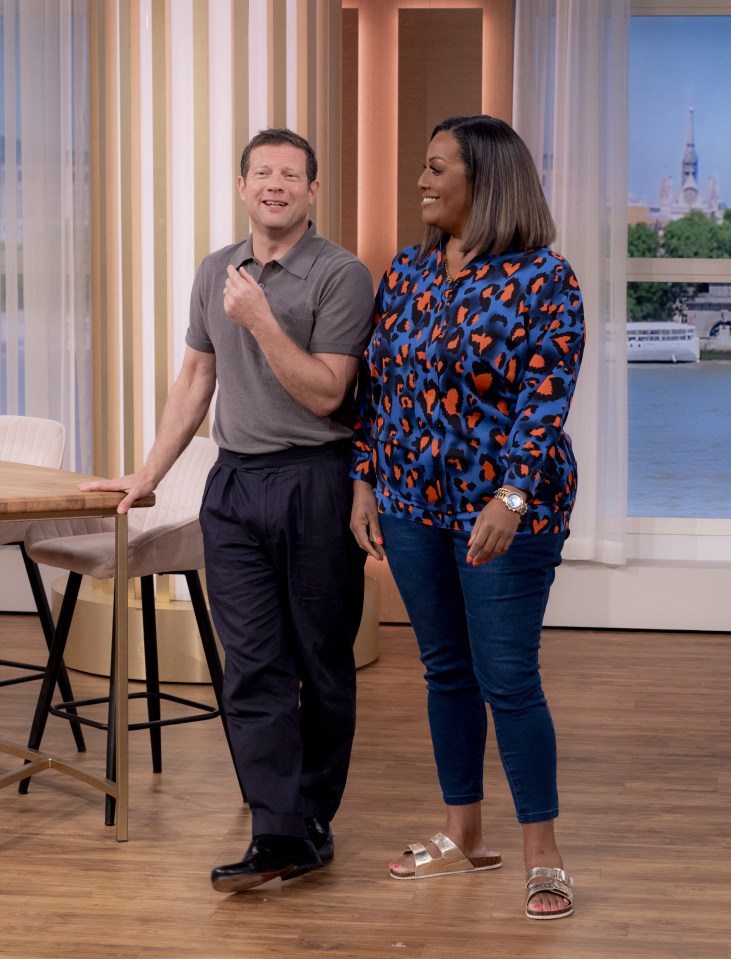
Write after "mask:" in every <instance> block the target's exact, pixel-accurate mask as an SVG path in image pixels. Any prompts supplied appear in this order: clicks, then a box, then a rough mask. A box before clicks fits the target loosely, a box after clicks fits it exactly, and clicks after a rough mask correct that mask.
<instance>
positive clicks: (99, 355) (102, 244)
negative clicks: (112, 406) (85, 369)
mask: <svg viewBox="0 0 731 959" xmlns="http://www.w3.org/2000/svg"><path fill="white" fill-rule="evenodd" d="M104 13H105V7H104V4H103V3H99V2H98V0H92V2H91V3H90V4H89V78H90V80H89V193H90V211H91V212H90V216H91V236H92V243H91V356H92V397H93V412H92V416H93V421H92V449H93V464H92V469H93V470H94V472H95V473H100V474H102V475H105V474H106V470H107V463H108V450H107V446H106V441H105V437H106V432H107V423H108V421H109V407H108V392H107V389H106V382H105V381H103V380H102V376H101V370H102V369H103V368H104V366H105V364H104V360H103V358H104V357H105V356H106V355H107V328H106V323H105V322H104V320H105V312H106V303H107V271H106V269H105V266H106V262H107V231H106V203H105V201H106V191H105V184H106V182H107V173H106V162H105V160H106V156H107V152H106V150H105V149H104V144H105V141H106V130H105V122H104V119H105V115H104V108H105V101H106V93H105V90H106V74H105V70H104V64H105V58H104V37H105V32H106V31H105V16H104Z"/></svg>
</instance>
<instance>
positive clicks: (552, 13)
mask: <svg viewBox="0 0 731 959" xmlns="http://www.w3.org/2000/svg"><path fill="white" fill-rule="evenodd" d="M628 41H629V0H592V2H591V3H587V2H586V0H517V2H516V5H515V50H514V57H515V72H514V85H513V105H514V106H513V120H514V124H515V128H516V130H517V131H518V132H519V133H520V135H521V136H522V137H523V138H524V139H525V141H526V143H527V144H528V146H529V148H530V149H531V151H532V153H533V157H534V159H535V161H536V164H537V166H538V169H539V171H540V172H541V175H542V181H543V186H544V189H545V192H546V196H547V198H548V202H549V204H550V207H551V210H552V212H553V215H554V218H555V220H556V224H557V226H558V238H557V240H556V247H557V249H558V250H559V251H560V252H561V253H563V254H564V255H565V256H566V257H567V258H568V260H569V261H570V263H571V265H572V266H573V268H574V269H575V270H576V273H577V276H578V278H579V282H580V284H581V288H582V291H583V294H584V299H585V310H586V328H587V347H586V353H585V357H584V362H583V367H582V371H581V376H580V378H579V385H578V388H577V391H576V395H575V398H574V403H573V407H572V410H571V414H570V417H569V422H568V430H569V433H570V434H571V437H572V439H573V441H574V447H575V450H576V455H577V459H578V463H579V495H578V500H577V505H576V509H575V511H574V517H573V519H572V524H571V530H572V535H571V538H570V539H569V541H568V543H567V545H566V548H565V550H564V557H565V558H566V559H573V560H588V561H594V562H600V563H609V564H621V563H623V562H624V561H625V530H624V528H625V518H626V511H627V505H626V504H627V387H626V382H627V359H626V344H625V322H626V292H625V291H626V246H627V112H628V110H627V51H628Z"/></svg>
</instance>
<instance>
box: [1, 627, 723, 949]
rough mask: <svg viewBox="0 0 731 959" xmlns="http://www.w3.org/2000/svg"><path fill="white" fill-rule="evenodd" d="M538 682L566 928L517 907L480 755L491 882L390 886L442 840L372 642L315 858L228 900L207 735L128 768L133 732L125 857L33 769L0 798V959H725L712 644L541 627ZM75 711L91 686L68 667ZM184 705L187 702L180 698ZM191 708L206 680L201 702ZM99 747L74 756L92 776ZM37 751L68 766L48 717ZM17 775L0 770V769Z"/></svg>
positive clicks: (415, 713)
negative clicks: (573, 904)
mask: <svg viewBox="0 0 731 959" xmlns="http://www.w3.org/2000/svg"><path fill="white" fill-rule="evenodd" d="M39 637H40V633H39V629H38V625H37V621H36V619H35V618H34V617H31V616H10V615H2V616H0V655H2V656H3V657H4V658H12V659H23V658H25V659H27V658H29V654H30V653H31V652H32V653H33V654H35V655H37V656H40V647H41V642H40V638H39ZM543 662H544V668H543V677H544V685H545V688H546V692H547V694H548V696H549V699H550V702H551V706H552V711H553V715H554V721H555V723H556V726H557V730H558V735H559V764H560V765H559V773H560V789H561V800H562V812H561V817H560V819H559V823H558V825H559V829H558V832H559V839H560V843H561V846H562V851H563V853H564V857H565V860H566V867H567V868H568V869H569V870H570V871H571V872H572V873H573V875H574V877H575V880H576V884H577V908H576V914H575V915H574V916H573V917H572V918H571V919H567V920H561V921H555V922H530V921H528V920H527V919H525V918H524V915H523V893H522V863H521V851H520V832H519V827H518V826H517V824H516V822H515V819H514V813H513V810H512V804H511V801H510V797H509V793H508V790H507V786H506V784H505V781H504V778H503V775H502V771H501V769H500V767H499V765H498V763H497V761H496V755H495V748H494V740H493V739H491V740H490V744H489V750H488V758H487V764H486V765H487V776H486V782H487V784H488V785H487V793H488V798H487V801H486V804H485V812H486V819H487V823H488V827H489V832H490V842H491V844H492V845H494V846H495V847H496V848H498V849H500V850H501V851H502V853H503V858H504V861H505V865H504V867H503V868H502V869H501V870H498V871H496V872H491V873H483V874H481V875H472V876H470V875H465V876H453V877H449V878H442V879H434V880H429V881H421V882H394V881H393V880H390V879H389V878H388V876H387V871H386V863H387V862H388V861H389V860H390V859H391V858H393V856H394V855H395V854H397V853H398V852H399V851H400V849H401V848H402V844H403V842H404V841H406V842H409V841H416V840H423V839H426V838H428V837H429V836H430V835H432V833H434V832H436V831H438V830H439V829H440V828H441V826H442V821H441V813H440V805H439V793H438V789H437V784H436V779H435V774H434V770H433V764H432V759H431V753H430V746H429V740H428V732H427V728H426V722H425V697H424V692H423V683H422V681H421V670H420V666H419V663H418V660H417V658H416V654H415V649H414V643H413V638H412V635H411V632H410V630H409V629H407V628H403V627H384V628H383V629H382V635H381V656H380V659H379V661H378V662H376V663H374V664H372V665H371V666H368V667H366V668H364V669H362V670H360V672H359V711H360V712H359V725H358V734H357V738H356V744H355V751H354V755H353V763H352V771H351V776H350V781H349V787H348V791H347V793H346V798H345V801H344V803H343V806H342V809H341V813H340V815H339V816H338V819H337V820H336V841H337V856H336V861H335V863H334V865H333V866H331V867H330V868H328V869H324V870H322V871H321V872H318V873H314V874H311V875H309V876H305V877H303V878H301V879H298V880H294V881H292V882H289V883H284V884H282V883H279V882H277V883H274V884H271V886H264V887H262V888H260V889H258V890H253V891H251V892H249V893H245V894H241V895H238V896H222V895H220V894H218V893H215V892H213V890H212V889H211V887H210V885H209V879H208V877H209V871H210V869H211V867H212V866H214V865H216V864H220V863H224V862H230V861H232V860H235V859H237V858H239V857H240V855H241V854H242V853H243V851H244V848H245V846H246V844H247V842H248V838H249V818H248V814H247V811H246V809H245V808H244V807H243V806H242V804H241V801H240V795H239V794H238V792H237V784H236V779H235V777H234V774H233V772H232V769H231V766H230V760H229V757H228V754H227V750H226V746H225V742H224V739H223V735H222V732H221V729H220V726H219V724H218V723H217V722H208V723H200V724H196V725H194V726H187V727H186V726H179V727H175V728H172V729H167V730H165V731H164V733H163V749H164V762H165V767H164V771H163V773H162V774H161V775H159V776H155V775H153V774H152V773H151V772H150V771H149V763H148V751H147V742H146V738H145V737H146V734H145V733H143V732H138V733H135V734H133V737H132V745H131V754H132V775H131V797H130V803H131V814H130V841H129V842H128V843H116V842H115V841H114V839H113V832H112V830H111V829H108V828H105V827H104V825H103V810H102V806H103V800H102V797H101V794H100V793H98V792H96V791H95V790H93V789H90V788H89V787H87V786H84V785H83V784H81V783H77V782H76V781H74V780H71V779H69V778H68V777H64V776H62V775H60V774H59V773H57V772H55V771H47V772H44V773H42V774H40V775H39V776H37V777H36V778H35V779H34V781H33V784H32V786H31V790H30V792H29V794H28V795H27V796H19V795H18V794H17V791H16V788H15V787H10V788H8V789H6V790H4V792H2V793H1V794H0V823H1V824H2V825H1V827H0V955H1V956H2V957H3V959H51V957H53V959H111V957H122V959H133V957H134V959H281V957H292V959H310V957H311V959H314V957H323V956H338V957H352V959H382V957H400V956H403V957H412V959H417V957H418V959H513V957H516V959H517V957H521V959H532V957H535V959H541V957H544V956H545V957H557V959H673V957H697V959H731V945H730V943H731V636H728V635H718V634H681V633H674V634H662V633H615V632H592V631H586V632H580V631H562V630H549V631H547V632H546V634H545V636H544V643H543ZM72 679H73V684H74V690H75V692H76V693H77V695H81V694H87V693H88V694H93V693H94V692H95V691H96V690H100V689H101V688H102V685H103V684H102V682H101V681H100V680H99V679H97V678H94V677H89V676H85V675H83V674H79V673H73V674H72ZM37 689H38V684H37V683H33V684H26V685H25V686H16V687H10V688H4V689H1V690H0V733H1V734H2V735H3V736H5V737H6V738H13V739H16V740H19V741H22V740H23V739H24V738H25V736H26V735H27V728H28V724H29V721H30V714H31V710H32V704H33V698H34V696H35V695H36V693H37ZM185 689H187V690H188V691H191V692H200V691H201V688H200V687H195V688H193V689H191V688H190V687H185ZM202 690H203V694H204V695H207V694H208V689H207V687H202ZM101 736H102V734H101V733H98V732H95V731H94V730H91V731H89V733H88V739H89V746H90V749H89V752H88V753H87V754H86V759H85V761H87V762H88V763H89V764H90V766H93V767H94V768H95V769H97V768H100V767H101V751H100V750H101V745H102V744H101ZM46 744H47V745H48V746H49V747H51V746H53V747H55V748H58V749H61V750H62V751H64V752H65V753H67V754H68V755H69V758H70V757H71V755H72V753H73V749H72V740H71V735H70V731H69V729H68V728H67V725H66V724H65V723H64V722H63V721H61V720H51V725H50V726H49V731H48V734H47V743H46ZM16 763H17V760H15V759H13V758H11V757H9V756H4V755H0V770H2V771H3V772H5V771H7V770H9V769H11V768H14V764H16Z"/></svg>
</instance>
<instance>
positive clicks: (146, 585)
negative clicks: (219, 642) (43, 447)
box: [20, 437, 228, 825]
mask: <svg viewBox="0 0 731 959" xmlns="http://www.w3.org/2000/svg"><path fill="white" fill-rule="evenodd" d="M217 452H218V447H217V446H216V444H215V443H214V442H213V441H212V440H210V439H205V438H203V437H195V438H194V439H193V440H192V442H191V443H190V445H189V446H188V447H187V449H186V450H185V451H184V452H183V453H181V455H180V456H179V457H178V459H177V461H176V462H175V464H174V465H173V467H172V468H171V469H170V471H169V472H168V473H167V475H166V476H165V477H164V479H163V480H162V481H161V483H160V485H159V486H158V488H157V490H156V491H155V495H156V503H155V506H152V507H149V508H148V509H138V510H131V511H130V514H129V521H128V522H129V540H128V576H129V578H130V580H131V579H134V578H139V579H140V591H141V599H142V623H143V643H144V656H145V674H146V675H145V691H144V692H140V693H132V694H131V695H130V698H131V699H135V698H143V699H145V700H146V703H147V716H148V718H147V721H146V722H137V723H130V726H129V729H130V730H136V729H149V732H150V745H151V751H152V767H153V771H154V772H160V771H161V770H162V742H161V734H160V730H161V727H162V726H170V725H177V724H180V723H188V722H199V721H201V720H207V719H214V718H216V717H218V716H220V717H221V720H222V722H223V726H224V731H225V732H226V736H227V738H228V731H227V730H226V723H225V718H224V715H223V712H222V706H221V696H222V684H223V671H222V668H221V660H220V656H219V653H218V648H217V646H216V640H215V636H214V633H213V628H212V626H211V621H210V617H209V614H208V609H207V606H206V602H205V598H204V595H203V589H202V586H201V582H200V577H199V574H198V570H199V569H201V568H202V566H203V538H202V535H201V530H200V524H199V522H198V512H199V509H200V504H201V499H202V495H203V488H204V485H205V481H206V477H207V476H208V473H209V471H210V468H211V466H212V465H213V462H214V461H215V459H216V456H217ZM25 547H26V551H27V553H28V555H29V556H30V557H31V558H32V559H33V560H34V561H35V562H37V563H44V564H46V565H48V566H55V567H58V568H60V569H66V570H68V571H69V576H68V581H67V584H66V590H65V592H64V596H63V600H62V603H61V609H60V612H59V616H58V622H57V624H56V630H55V636H54V640H53V651H52V655H51V660H52V661H54V662H58V661H59V660H60V657H61V656H62V655H63V651H64V649H65V647H66V641H67V639H68V634H69V630H70V627H71V622H72V618H73V613H74V609H75V606H76V600H77V597H78V594H79V588H80V586H81V580H82V576H84V575H88V576H92V577H94V578H95V579H109V578H111V577H112V576H113V575H114V520H111V519H108V518H106V519H104V518H101V519H82V520H48V521H45V520H44V521H42V522H35V523H31V524H30V525H29V528H28V532H27V534H26V541H25ZM167 573H177V574H181V575H183V576H185V579H186V582H187V584H188V590H189V592H190V598H191V603H192V606H193V612H194V615H195V619H196V624H197V627H198V631H199V634H200V639H201V643H202V646H203V651H204V654H205V658H206V663H207V666H208V671H209V673H210V676H211V683H212V687H213V692H214V695H215V699H216V703H217V707H214V706H211V705H207V704H205V703H201V702H197V701H195V700H190V699H185V698H182V697H180V696H176V695H173V694H170V693H165V692H161V691H160V680H159V671H158V656H157V632H156V625H155V596H154V576H155V575H161V574H167ZM113 646H114V633H112V647H113ZM113 661H114V656H113V655H112V662H113ZM51 668H53V666H52V665H50V664H49V669H51ZM110 672H111V671H110ZM113 690H114V682H113V676H112V675H110V691H109V695H108V696H103V697H98V698H96V699H89V700H77V701H75V702H62V703H59V704H56V705H52V703H51V701H50V698H49V699H44V700H40V699H39V701H38V704H37V707H36V713H35V717H34V720H33V725H32V727H31V732H30V738H29V741H28V745H29V748H31V749H39V748H40V744H41V740H42V738H43V733H44V730H45V726H46V721H47V719H48V716H49V715H54V716H60V717H62V718H70V716H69V709H71V708H83V707H86V706H93V705H98V704H105V703H108V704H109V713H108V720H107V722H106V723H103V722H100V721H98V720H95V719H90V718H89V717H87V716H84V715H80V716H79V721H80V722H82V723H84V724H85V725H88V726H94V727H96V728H100V729H105V730H106V731H107V776H108V778H110V779H114V774H115V758H116V757H115V754H114V728H113V726H114V723H113V719H114V702H113ZM161 702H171V703H177V704H179V705H182V706H185V707H188V708H189V709H190V710H191V712H189V713H187V714H185V715H183V716H171V717H169V718H162V717H161V710H160V704H161ZM28 784H29V780H27V779H25V780H23V781H22V782H21V784H20V791H21V792H27V789H28ZM105 821H106V823H107V825H112V824H113V822H114V800H113V798H112V797H107V801H106V815H105Z"/></svg>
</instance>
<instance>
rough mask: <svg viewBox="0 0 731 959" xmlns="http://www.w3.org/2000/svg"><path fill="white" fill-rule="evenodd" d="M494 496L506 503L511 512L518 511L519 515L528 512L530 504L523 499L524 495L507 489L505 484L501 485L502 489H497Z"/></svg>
mask: <svg viewBox="0 0 731 959" xmlns="http://www.w3.org/2000/svg"><path fill="white" fill-rule="evenodd" d="M493 497H494V498H495V499H499V500H500V501H501V502H502V503H505V505H506V506H507V507H508V509H509V510H510V511H511V512H513V513H518V515H519V516H524V515H525V513H527V512H528V505H527V503H525V501H524V500H523V497H522V496H521V495H520V493H515V492H513V490H511V489H506V488H505V487H504V486H501V487H500V489H496V490H495V492H494V493H493Z"/></svg>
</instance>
